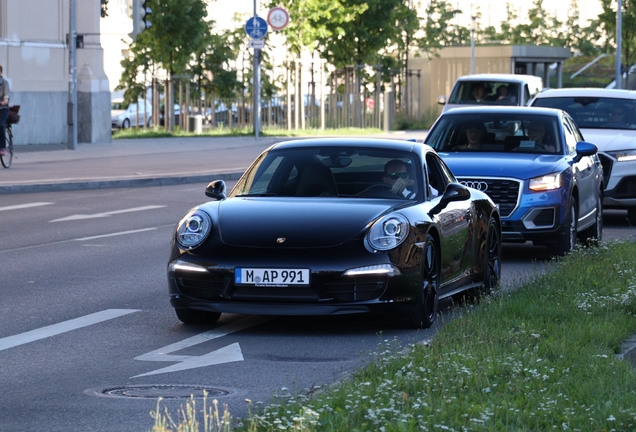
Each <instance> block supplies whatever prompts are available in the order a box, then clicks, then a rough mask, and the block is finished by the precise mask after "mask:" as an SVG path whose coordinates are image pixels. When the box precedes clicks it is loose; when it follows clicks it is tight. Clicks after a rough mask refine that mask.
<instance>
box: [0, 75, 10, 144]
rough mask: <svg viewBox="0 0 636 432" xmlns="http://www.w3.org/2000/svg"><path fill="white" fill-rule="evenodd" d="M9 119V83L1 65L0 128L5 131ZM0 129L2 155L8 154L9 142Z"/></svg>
mask: <svg viewBox="0 0 636 432" xmlns="http://www.w3.org/2000/svg"><path fill="white" fill-rule="evenodd" d="M7 118H9V83H8V82H7V80H6V79H4V78H3V76H2V65H0V126H1V127H2V129H4V125H5V124H6V122H7ZM2 129H0V131H2V133H0V155H3V156H4V155H5V154H7V141H6V134H5V133H4V130H2Z"/></svg>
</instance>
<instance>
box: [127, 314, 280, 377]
mask: <svg viewBox="0 0 636 432" xmlns="http://www.w3.org/2000/svg"><path fill="white" fill-rule="evenodd" d="M271 319H272V318H271V317H265V316H249V317H247V318H243V319H241V320H238V321H234V322H232V323H230V324H226V325H224V326H221V327H219V328H216V329H214V330H210V331H207V332H204V333H200V334H198V335H195V336H192V337H189V338H187V339H184V340H182V341H180V342H175V343H173V344H170V345H167V346H165V347H163V348H159V349H158V350H154V351H151V352H149V353H146V354H142V355H140V356H138V357H135V360H143V361H169V362H181V363H179V364H175V365H172V366H168V367H165V368H162V369H157V370H154V371H152V372H147V373H144V374H141V375H136V376H134V377H131V378H138V377H142V376H148V375H156V374H160V373H166V372H176V371H181V370H186V369H194V368H199V367H204V366H211V365H215V364H221V363H229V362H234V361H242V360H244V359H243V354H242V352H241V347H240V346H239V344H238V343H233V344H231V345H228V346H226V347H224V348H221V349H218V350H216V351H212V352H211V353H208V354H205V355H202V356H186V355H171V354H170V353H172V352H175V351H180V350H182V349H185V348H189V347H191V346H194V345H198V344H200V343H203V342H207V341H210V340H212V339H217V338H220V337H223V336H226V335H229V334H230V333H234V332H237V331H240V330H245V329H246V328H249V327H252V326H255V325H258V324H262V323H264V322H267V321H269V320H271Z"/></svg>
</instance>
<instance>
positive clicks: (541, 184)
mask: <svg viewBox="0 0 636 432" xmlns="http://www.w3.org/2000/svg"><path fill="white" fill-rule="evenodd" d="M561 186H563V173H558V174H548V175H544V176H540V177H535V178H533V179H530V185H529V188H530V190H533V191H535V192H541V191H549V190H555V189H559V188H560V187H561Z"/></svg>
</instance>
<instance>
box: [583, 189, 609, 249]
mask: <svg viewBox="0 0 636 432" xmlns="http://www.w3.org/2000/svg"><path fill="white" fill-rule="evenodd" d="M579 241H580V242H581V243H583V244H585V245H586V246H598V245H599V244H600V243H601V241H603V194H602V192H599V194H598V195H597V197H596V216H595V217H594V223H593V224H592V226H590V227H589V228H586V229H585V230H584V231H583V232H581V235H580V236H579Z"/></svg>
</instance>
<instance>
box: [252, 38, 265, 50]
mask: <svg viewBox="0 0 636 432" xmlns="http://www.w3.org/2000/svg"><path fill="white" fill-rule="evenodd" d="M250 48H252V49H263V48H265V41H264V40H263V39H250Z"/></svg>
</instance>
